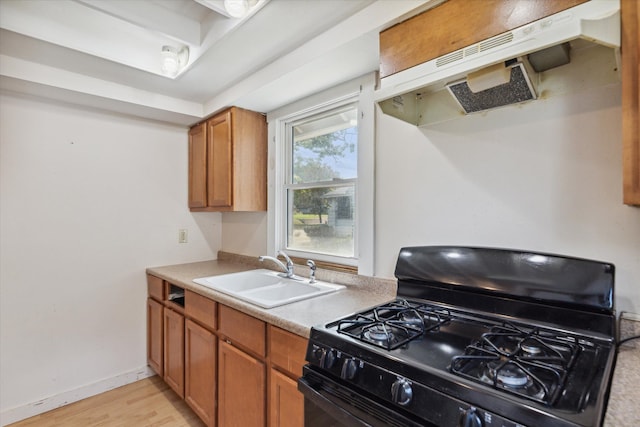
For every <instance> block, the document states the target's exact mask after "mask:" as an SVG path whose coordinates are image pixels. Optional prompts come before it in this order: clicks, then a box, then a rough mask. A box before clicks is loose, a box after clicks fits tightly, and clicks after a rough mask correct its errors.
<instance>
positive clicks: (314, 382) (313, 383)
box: [298, 365, 432, 427]
mask: <svg viewBox="0 0 640 427" xmlns="http://www.w3.org/2000/svg"><path fill="white" fill-rule="evenodd" d="M298 390H300V391H301V392H302V394H303V395H304V425H305V427H343V426H349V427H351V426H354V427H356V426H357V427H387V426H394V427H424V426H427V427H428V426H432V424H428V423H425V422H424V421H413V420H411V419H410V418H408V416H407V415H405V414H401V413H399V412H397V411H396V410H394V409H393V408H392V407H390V406H387V405H384V404H383V403H380V402H377V401H375V400H373V399H370V398H368V397H366V396H364V395H362V394H361V393H360V392H358V391H356V390H354V389H352V388H350V387H348V386H345V385H343V384H341V383H338V382H337V381H335V380H333V379H332V378H329V377H327V376H326V375H324V374H323V373H321V372H319V371H317V370H316V369H314V368H313V367H310V366H309V365H307V366H305V367H304V370H303V376H302V378H300V379H299V380H298Z"/></svg>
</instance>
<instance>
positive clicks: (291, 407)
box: [269, 369, 304, 427]
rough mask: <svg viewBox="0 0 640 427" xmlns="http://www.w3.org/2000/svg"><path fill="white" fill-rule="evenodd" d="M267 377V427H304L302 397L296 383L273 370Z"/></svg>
mask: <svg viewBox="0 0 640 427" xmlns="http://www.w3.org/2000/svg"><path fill="white" fill-rule="evenodd" d="M269 375H270V377H269V384H270V386H269V427H304V396H303V395H302V393H300V392H299V391H298V382H297V381H296V380H295V379H292V378H290V377H289V376H287V375H285V374H282V373H280V372H279V371H276V370H275V369H271V372H270V373H269Z"/></svg>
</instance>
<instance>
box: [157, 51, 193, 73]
mask: <svg viewBox="0 0 640 427" xmlns="http://www.w3.org/2000/svg"><path fill="white" fill-rule="evenodd" d="M160 55H161V58H162V63H161V66H162V68H161V69H162V74H164V75H165V76H167V77H175V76H177V75H178V73H179V72H180V71H181V70H182V69H183V68H184V67H185V66H186V65H187V62H189V48H188V47H187V46H184V47H182V48H180V49H178V48H175V47H173V46H168V45H164V46H162V49H161V51H160Z"/></svg>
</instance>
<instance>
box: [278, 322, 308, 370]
mask: <svg viewBox="0 0 640 427" xmlns="http://www.w3.org/2000/svg"><path fill="white" fill-rule="evenodd" d="M306 351H307V340H306V339H304V338H302V337H301V336H298V335H295V334H292V333H291V332H288V331H285V330H283V329H280V328H277V327H275V326H272V325H269V355H270V356H271V363H272V364H274V365H275V366H277V367H279V368H280V369H282V370H284V371H286V372H287V373H289V374H291V375H293V376H294V377H300V376H302V366H303V365H304V364H305V361H304V357H305V354H306Z"/></svg>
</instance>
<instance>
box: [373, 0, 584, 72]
mask: <svg viewBox="0 0 640 427" xmlns="http://www.w3.org/2000/svg"><path fill="white" fill-rule="evenodd" d="M586 1H587V0H482V1H469V0H448V1H446V2H445V3H442V4H441V5H438V6H436V7H434V8H433V9H430V10H427V11H425V12H423V13H421V14H419V15H416V16H414V17H413V18H410V19H408V20H406V21H404V22H401V23H399V24H397V25H395V26H393V27H391V28H388V29H387V30H385V31H383V32H381V33H380V77H387V76H390V75H392V74H395V73H397V72H400V71H403V70H406V69H408V68H411V67H413V66H415V65H418V64H422V63H423V62H427V61H430V60H432V59H435V58H437V57H439V56H442V55H446V54H447V53H451V52H454V51H456V50H458V49H462V48H463V47H466V46H469V45H472V44H475V43H478V42H480V41H482V40H485V39H488V38H490V37H493V36H497V35H498V34H501V33H504V32H506V31H509V30H512V29H514V28H517V27H521V26H523V25H526V24H529V23H531V22H533V21H536V20H538V19H541V18H544V17H546V16H549V15H553V14H554V13H557V12H560V11H562V10H564V9H568V8H570V7H573V6H576V5H578V4H580V3H584V2H586Z"/></svg>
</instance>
